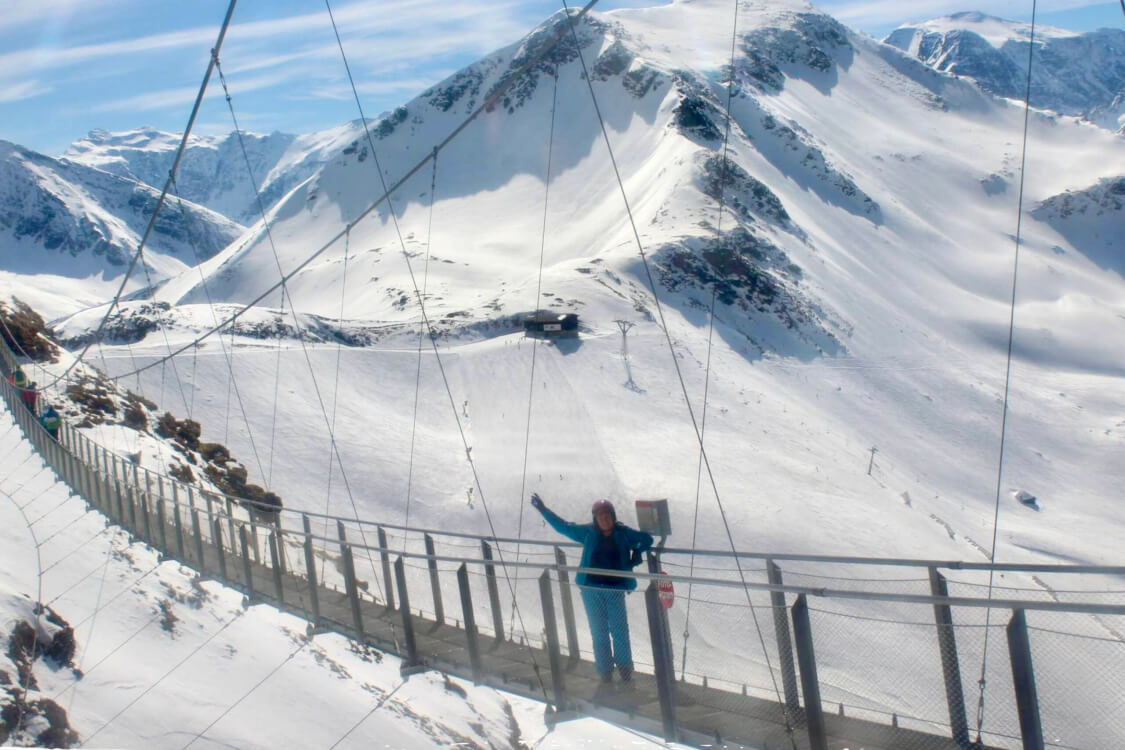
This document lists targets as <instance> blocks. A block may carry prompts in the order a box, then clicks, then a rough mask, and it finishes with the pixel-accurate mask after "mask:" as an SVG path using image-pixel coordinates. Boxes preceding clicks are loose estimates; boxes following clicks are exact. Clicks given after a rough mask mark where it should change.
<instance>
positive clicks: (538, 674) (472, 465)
mask: <svg viewBox="0 0 1125 750" xmlns="http://www.w3.org/2000/svg"><path fill="white" fill-rule="evenodd" d="M324 2H325V5H326V6H328V14H329V18H332V9H331V6H330V5H329V0H324ZM595 2H596V0H591V2H590V3H589V4H588V5H587V6H586V7H585V8H584V9H583V13H585V12H586V11H587V10H588V9H589V8H591V7H593V5H594V3H595ZM568 12H569V11H568ZM580 15H581V14H580ZM332 28H333V30H334V31H336V41H337V43H338V45H339V47H340V55H341V57H343V59H344V68H345V70H346V71H347V73H348V81H349V82H350V83H351V87H352V94H353V96H354V97H355V101H356V106H357V107H358V109H359V116H360V121H361V122H362V123H363V131H364V134H365V135H366V136H367V143H368V145H369V146H370V147H371V157H372V161H373V162H374V163H375V170H376V172H378V174H379V181H380V183H381V184H382V187H383V193H384V195H388V196H389V193H390V191H389V190H388V188H387V182H386V179H385V178H384V177H383V169H382V167H381V166H380V164H379V155H378V152H377V151H376V149H375V142H374V140H373V139H372V137H371V130H370V128H368V126H367V118H366V117H365V116H364V114H363V105H362V104H361V103H360V100H359V92H358V91H357V89H356V86H355V79H354V78H352V74H351V68H350V67H349V66H348V64H347V55H346V54H345V53H344V45H343V42H342V41H341V40H340V34H339V31H338V30H337V29H336V21H335V20H334V19H333V20H332ZM561 38H562V35H561V34H558V35H556V37H555V39H554V42H553V43H552V44H550V45H547V46H546V48H545V50H544V51H542V52H541V54H540V55H539V56H538V57H542V55H544V54H546V52H548V51H550V49H552V48H553V46H554V44H555V43H557V42H558V40H559V39H561ZM536 59H538V58H533V60H536ZM524 69H525V70H526V69H527V68H526V66H525V68H524ZM493 96H495V92H494V94H493ZM491 98H492V97H490V99H491ZM478 111H479V110H478ZM462 127H463V126H462ZM457 132H460V129H458V130H457V131H454V134H456V133H457ZM435 153H436V151H435ZM387 206H388V208H389V213H390V215H391V220H392V222H393V224H394V227H395V233H396V234H397V236H398V241H399V246H400V247H401V248H402V254H403V257H404V259H405V261H406V270H407V271H408V273H409V275H410V283H411V285H412V286H413V287H414V293H415V294H416V295H417V296H418V307H419V309H420V311H421V313H422V320H423V322H424V323H425V324H426V328H427V329H428V330H429V332H430V337H429V338H430V344H431V346H432V347H433V350H434V358H435V360H436V361H437V366H438V370H439V371H440V373H441V378H442V382H443V383H444V385H445V392H446V395H447V396H448V397H449V406H450V409H451V410H452V412H453V419H454V421H455V422H456V423H457V431H458V432H459V433H460V435H461V444H462V446H463V447H464V448H465V457H466V459H467V460H468V463H469V468H470V469H471V470H472V473H473V481H474V483H475V485H476V488H477V492H478V496H479V497H480V499H481V507H482V508H483V509H484V514H485V519H486V520H487V522H488V526H489V529H490V530H491V531H492V534H493V536H495V535H496V527H495V525H494V524H493V521H492V514H491V512H489V510H488V502H487V500H486V499H485V495H484V488H483V487H482V485H481V482H480V475H479V474H478V472H477V467H476V463H474V462H473V457H472V452H471V450H470V448H469V441H468V438H467V437H466V436H465V429H464V426H463V425H462V424H461V418H460V417H459V416H458V414H457V405H456V403H454V399H453V390H452V388H450V385H449V378H448V377H447V375H446V372H445V365H444V364H443V363H442V361H441V352H440V351H439V350H438V346H437V338H436V336H434V335H433V334H434V328H433V325H432V324H431V323H430V320H429V316H427V314H426V305H425V301H424V300H423V299H422V296H421V291H420V289H419V286H418V280H417V278H416V277H415V275H414V268H413V264H411V262H410V254H409V253H408V252H407V251H406V243H405V242H404V241H403V239H402V230H401V228H400V227H399V223H398V216H397V215H396V213H395V210H394V205H393V204H392V203H391V202H390V201H389V200H388V203H387ZM497 553H498V557H499V560H500V562H501V568H502V570H503V571H504V580H505V582H506V583H507V584H508V588H509V591H510V593H511V596H512V599H513V600H515V598H516V592H515V587H514V586H513V584H512V581H511V579H510V578H509V577H508V570H507V566H506V565H504V558H503V553H502V552H501V551H500V550H499V548H498V549H497ZM372 566H373V567H374V561H372ZM516 616H517V617H518V618H519V620H520V627H521V628H522V629H524V630H527V627H526V626H525V625H524V623H523V615H522V614H521V613H520V611H519V606H518V605H516ZM527 652H528V655H529V656H530V657H531V664H532V668H533V670H534V672H535V677H536V679H537V680H538V682H539V689H540V690H541V691H542V693H543V700H544V702H545V703H549V702H550V700H549V698H548V697H547V688H546V685H545V684H544V683H543V675H542V672H541V671H540V669H539V663H538V661H537V660H536V658H535V652H534V651H533V650H532V648H531V645H530V643H528V644H527Z"/></svg>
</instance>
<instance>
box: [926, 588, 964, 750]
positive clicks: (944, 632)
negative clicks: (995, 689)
mask: <svg viewBox="0 0 1125 750" xmlns="http://www.w3.org/2000/svg"><path fill="white" fill-rule="evenodd" d="M930 593H931V594H933V595H934V596H935V597H942V598H947V597H948V596H949V587H948V586H947V585H946V583H945V576H943V575H942V574H941V573H939V572H938V570H937V568H933V567H931V568H930ZM934 624H935V625H936V626H937V639H938V651H939V653H940V654H941V672H942V677H943V678H944V679H945V701H946V703H947V704H948V706H949V726H950V728H951V731H952V734H953V741H954V742H956V743H957V746H958V747H962V748H969V747H971V744H970V742H969V722H968V720H967V719H966V718H965V695H964V692H963V691H962V688H961V667H960V663H959V661H958V659H957V642H956V639H955V638H954V632H953V611H952V609H951V608H950V607H949V605H948V604H934Z"/></svg>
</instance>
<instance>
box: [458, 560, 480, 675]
mask: <svg viewBox="0 0 1125 750" xmlns="http://www.w3.org/2000/svg"><path fill="white" fill-rule="evenodd" d="M457 588H459V589H460V590H461V616H462V617H463V618H464V620H465V640H466V645H467V646H468V648H469V664H470V666H472V669H473V682H475V683H478V684H479V683H480V681H481V664H480V643H479V641H478V640H477V620H476V616H475V615H474V614H473V592H472V590H471V589H470V588H469V568H468V563H461V567H459V568H457Z"/></svg>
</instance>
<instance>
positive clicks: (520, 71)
mask: <svg viewBox="0 0 1125 750" xmlns="http://www.w3.org/2000/svg"><path fill="white" fill-rule="evenodd" d="M597 2H598V0H590V1H589V2H588V3H586V5H585V6H583V8H582V10H581V11H579V12H578V14H577V15H576V16H575V18H576V19H579V18H582V17H584V16H585V15H586V14H587V13H588V12H589V11H590V9H591V8H593V7H594V6H595V5H596V4H597ZM566 31H567V29H566V28H565V27H564V28H561V29H559V30H558V31H556V32H555V35H554V36H552V37H551V38H550V39H549V40H548V41H547V42H546V43H544V44H543V46H542V47H541V48H540V50H539V51H538V52H537V53H535V54H534V55H531V56H530V57H529V58H528V59H527V60H526V61H525V62H524V63H523V64H522V65H520V67H519V68H517V69H516V70H515V71H513V72H512V73H511V74H509V75H508V76H507V77H506V78H504V79H503V80H501V81H500V83H499V84H498V85H497V86H496V87H495V88H494V89H493V90H492V93H491V94H489V95H488V96H487V97H486V98H485V99H484V101H483V102H481V103H480V104H479V105H478V106H477V108H476V109H474V110H473V111H472V112H470V113H469V114H468V115H467V116H466V117H465V119H464V120H462V121H461V123H460V124H459V125H458V126H457V127H455V128H454V129H453V130H452V131H451V132H450V133H449V135H447V136H446V137H445V138H443V139H442V140H441V141H440V142H439V143H438V144H437V145H436V146H435V147H434V148H433V151H431V152H429V153H427V154H426V156H424V157H422V158H421V159H420V160H419V161H418V162H417V163H416V164H415V165H414V166H413V167H411V168H410V169H408V170H407V171H406V172H405V173H404V174H403V175H402V176H401V177H399V178H398V180H396V181H395V182H394V183H393V184H392V185H390V187H388V188H386V189H385V190H384V191H383V194H382V195H380V196H379V197H378V198H376V199H375V200H374V201H373V202H371V203H369V204H368V205H367V207H366V208H365V209H363V210H362V211H360V212H359V214H358V215H357V216H356V217H355V218H354V219H353V220H352V222H351V224H349V225H348V226H349V227H354V226H356V225H357V224H358V223H359V222H360V221H362V220H363V219H365V218H366V217H367V216H369V215H370V214H371V212H373V211H374V210H375V209H377V208H378V207H379V206H381V205H383V202H384V201H386V200H388V199H389V198H390V196H391V195H393V194H394V193H396V192H398V190H399V189H400V188H401V187H402V186H403V185H405V184H406V183H407V182H409V181H410V179H411V178H413V177H414V175H416V174H417V173H418V172H419V171H420V170H421V169H422V167H424V166H426V165H427V164H429V163H430V160H431V159H433V158H434V155H435V154H437V153H439V152H441V151H442V149H444V148H445V147H446V146H448V145H449V144H450V143H452V142H453V141H454V140H455V139H456V138H457V136H459V135H461V133H463V132H464V131H465V128H467V127H469V125H471V124H472V123H473V122H474V121H475V120H476V119H477V118H478V117H480V115H481V114H482V113H483V112H486V111H491V109H492V108H493V107H494V106H495V104H496V102H497V101H499V100H500V98H501V97H503V96H504V94H506V93H507V92H508V89H510V88H511V87H512V86H514V85H515V84H516V82H517V81H519V80H521V79H522V78H523V76H524V75H525V74H527V73H528V72H529V71H531V70H532V69H533V68H534V67H535V66H536V65H538V64H539V62H540V61H541V60H542V59H543V58H544V57H545V56H546V55H547V54H549V53H550V52H551V50H553V49H554V48H555V47H556V46H557V45H558V42H559V40H560V39H561V38H562V36H563V34H565V33H566ZM345 231H346V230H344V229H341V230H340V231H339V232H337V233H336V234H335V235H333V236H332V237H330V238H329V239H328V240H326V241H325V242H324V243H323V244H322V245H321V246H320V247H319V248H317V249H316V250H314V251H313V252H312V253H310V254H309V255H307V256H306V257H305V258H304V260H302V261H301V262H300V263H298V264H297V265H296V266H295V267H294V268H293V269H292V270H290V271H289V273H287V274H285V276H284V277H283V278H282V280H281V281H278V282H277V283H276V284H273V285H271V286H270V287H269V288H268V289H266V290H264V291H263V292H262V293H261V294H259V295H258V296H257V297H255V298H254V299H252V300H250V301H249V302H247V303H246V304H245V305H243V306H242V308H241V309H239V310H237V311H235V312H233V313H231V314H230V315H229V316H228V317H226V318H224V319H223V320H222V322H220V323H217V324H216V325H214V326H213V327H211V328H210V329H208V330H206V331H204V332H203V333H202V334H200V335H199V336H197V337H196V338H194V339H192V340H191V341H189V342H188V343H186V344H184V345H183V346H182V347H180V348H179V349H177V350H176V351H175V352H173V353H172V355H171V356H177V355H179V354H181V353H183V352H185V351H187V350H188V349H189V348H190V347H192V346H196V345H198V344H200V343H202V342H203V341H205V340H207V339H208V338H210V337H211V336H213V335H215V334H216V333H217V332H218V331H220V330H222V329H223V328H225V327H227V326H229V325H233V324H234V323H235V322H236V321H237V320H239V319H240V318H241V317H242V316H244V315H245V314H246V313H248V312H249V311H250V310H252V309H254V308H255V307H257V305H258V304H259V303H261V302H262V301H263V300H264V299H265V298H266V297H268V296H269V295H270V294H272V293H273V292H275V291H277V290H278V289H280V288H281V285H282V283H283V282H286V281H289V280H290V279H292V278H293V277H294V276H296V275H297V274H299V273H300V272H301V271H303V270H304V269H305V268H306V267H307V266H308V265H309V264H310V263H312V262H313V261H314V260H316V259H317V258H319V257H320V256H321V255H323V254H324V253H325V252H326V251H327V250H328V248H330V247H332V246H333V245H334V244H336V242H337V241H338V240H340V239H341V238H342V237H343V236H344V233H345ZM232 336H233V332H232ZM159 364H160V361H156V362H150V363H149V364H147V365H142V366H141V367H139V368H137V369H136V370H134V371H130V372H124V373H121V374H119V375H115V376H114V377H112V378H110V380H121V379H123V378H127V377H130V376H132V375H136V374H137V373H138V372H144V371H146V370H150V369H152V368H153V367H156V366H157V365H159Z"/></svg>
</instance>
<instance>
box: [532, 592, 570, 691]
mask: <svg viewBox="0 0 1125 750" xmlns="http://www.w3.org/2000/svg"><path fill="white" fill-rule="evenodd" d="M539 600H540V601H541V602H542V603H543V630H544V631H545V632H546V634H547V659H548V662H549V663H550V665H551V682H552V685H553V687H554V691H555V710H556V711H565V710H566V706H567V704H566V680H565V679H564V677H563V668H562V655H561V654H560V653H559V633H558V628H557V627H556V625H555V600H554V598H553V597H552V596H551V572H550V570H544V571H543V573H542V574H541V575H540V576H539Z"/></svg>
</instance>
